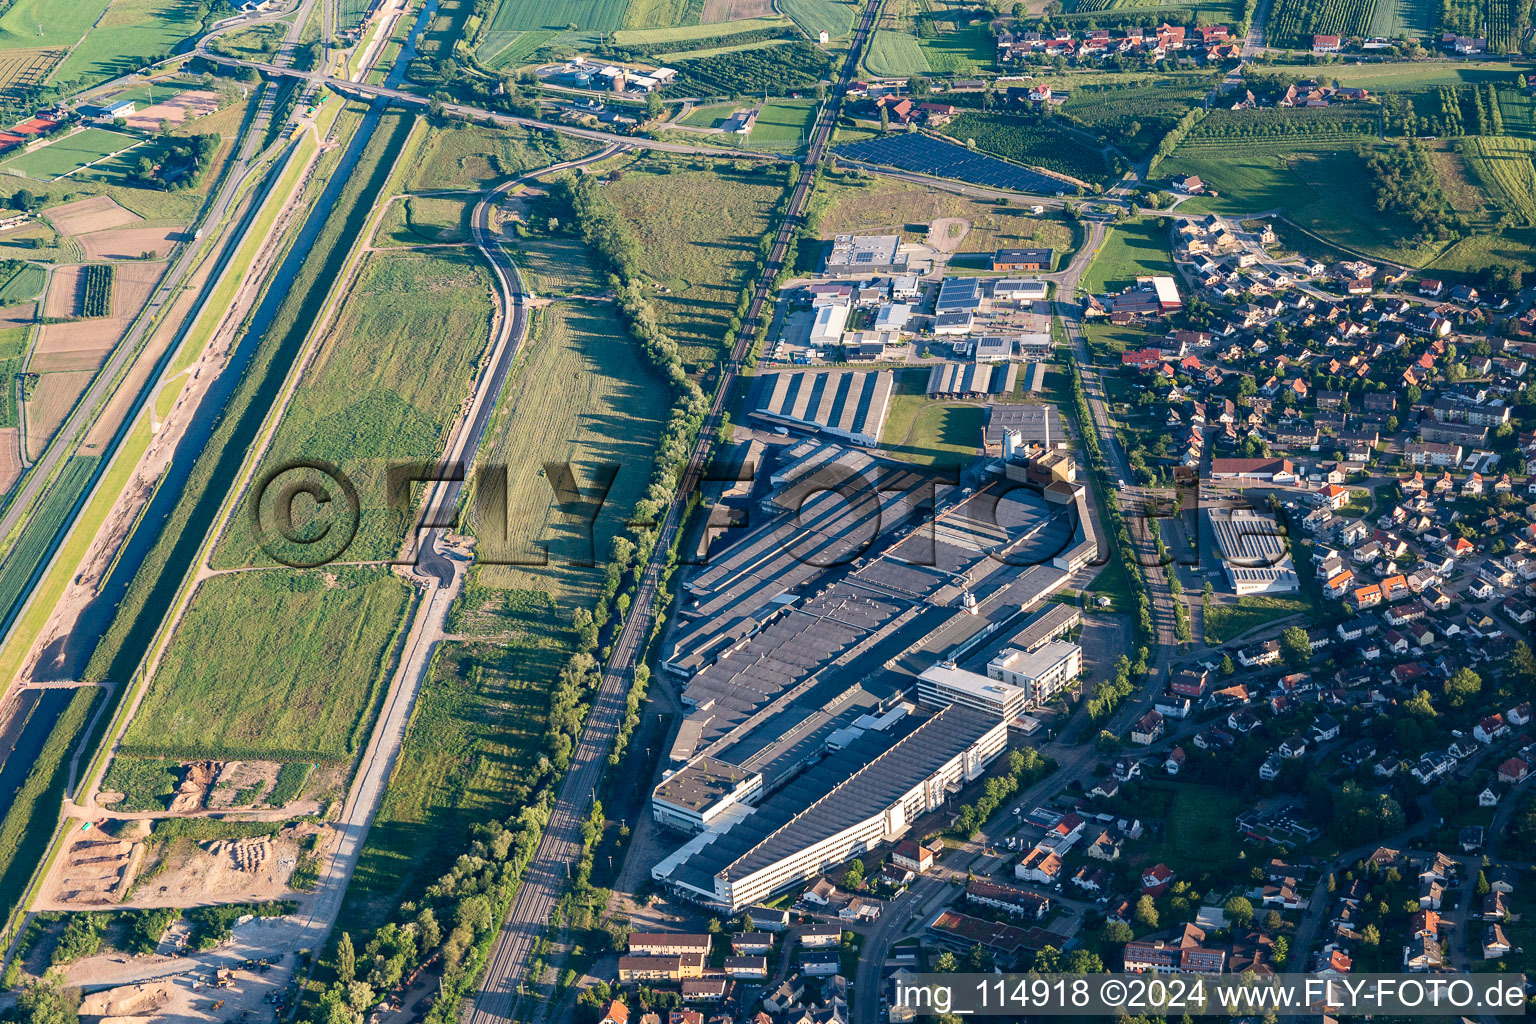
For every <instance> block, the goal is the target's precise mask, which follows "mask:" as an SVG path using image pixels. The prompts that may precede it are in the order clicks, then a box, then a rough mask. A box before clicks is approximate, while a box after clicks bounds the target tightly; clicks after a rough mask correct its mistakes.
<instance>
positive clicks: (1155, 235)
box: [1083, 217, 1174, 293]
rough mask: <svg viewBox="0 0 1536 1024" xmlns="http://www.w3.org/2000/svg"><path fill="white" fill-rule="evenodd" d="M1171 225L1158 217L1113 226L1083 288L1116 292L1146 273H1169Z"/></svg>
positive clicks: (1093, 290) (1091, 266) (1098, 291)
mask: <svg viewBox="0 0 1536 1024" xmlns="http://www.w3.org/2000/svg"><path fill="white" fill-rule="evenodd" d="M1170 228H1171V224H1170V223H1169V222H1168V221H1166V220H1164V219H1163V218H1161V217H1142V218H1140V219H1137V220H1131V221H1126V222H1125V223H1123V224H1116V225H1115V226H1114V227H1113V228H1111V229H1110V232H1109V234H1108V235H1107V236H1106V237H1105V239H1104V244H1103V245H1102V246H1100V248H1099V251H1098V253H1097V254H1096V255H1095V256H1094V258H1093V262H1092V263H1090V264H1089V265H1088V273H1087V274H1086V275H1084V277H1083V287H1084V288H1085V289H1087V290H1088V291H1090V292H1095V293H1102V292H1118V291H1123V290H1124V289H1126V288H1129V287H1131V286H1132V285H1134V284H1135V283H1136V278H1138V277H1142V276H1145V275H1148V274H1172V273H1173V272H1174V269H1173V257H1172V255H1171V253H1170V252H1169V249H1168V242H1169V230H1170Z"/></svg>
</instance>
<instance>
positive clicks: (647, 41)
mask: <svg viewBox="0 0 1536 1024" xmlns="http://www.w3.org/2000/svg"><path fill="white" fill-rule="evenodd" d="M644 6H645V5H644V4H641V3H639V2H638V0H631V3H630V5H629V13H630V14H631V15H634V14H636V13H637V12H640V11H641V10H642V9H643V7H644ZM790 24H791V22H790V20H789V19H788V18H785V17H783V16H782V15H767V16H765V17H761V18H747V19H744V20H740V21H732V22H730V23H728V24H702V25H670V26H662V27H658V28H621V29H619V30H618V31H617V32H615V33H613V45H614V46H616V47H619V48H620V49H631V48H634V49H645V50H653V49H658V48H660V49H663V50H688V49H697V48H699V47H702V46H709V47H715V46H726V45H729V44H730V43H731V41H732V37H733V36H743V35H746V34H748V33H759V32H762V31H765V30H777V29H783V28H787V27H788V26H789V25H790ZM658 52H660V51H659V50H658Z"/></svg>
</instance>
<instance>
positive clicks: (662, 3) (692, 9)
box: [623, 0, 704, 31]
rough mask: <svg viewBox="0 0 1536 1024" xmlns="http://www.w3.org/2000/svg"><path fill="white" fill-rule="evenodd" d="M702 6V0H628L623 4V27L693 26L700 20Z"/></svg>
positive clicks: (632, 28) (639, 28)
mask: <svg viewBox="0 0 1536 1024" xmlns="http://www.w3.org/2000/svg"><path fill="white" fill-rule="evenodd" d="M703 6H704V4H703V0H628V2H627V3H626V4H624V6H623V14H624V28H626V29H630V30H636V29H638V30H641V31H644V30H646V29H652V30H654V29H667V28H669V27H672V26H689V27H694V26H697V25H698V23H699V21H700V20H701V15H702V14H703Z"/></svg>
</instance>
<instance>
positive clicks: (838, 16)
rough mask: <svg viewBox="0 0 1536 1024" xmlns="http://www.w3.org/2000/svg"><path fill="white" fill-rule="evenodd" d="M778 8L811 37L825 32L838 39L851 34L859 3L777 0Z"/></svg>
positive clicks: (846, 1)
mask: <svg viewBox="0 0 1536 1024" xmlns="http://www.w3.org/2000/svg"><path fill="white" fill-rule="evenodd" d="M779 9H780V10H782V11H783V12H784V13H785V14H787V15H789V16H790V18H792V19H793V20H794V22H795V24H796V25H799V26H800V27H801V28H802V29H803V30H804V31H805V34H806V35H808V36H810V37H811V38H812V39H815V38H816V35H817V33H819V32H825V33H826V34H827V35H828V36H830V37H831V38H832V39H834V40H838V39H846V38H847V37H848V36H850V35H852V34H853V25H854V19H855V17H856V16H857V14H858V12H859V5H858V3H857V2H856V0H779Z"/></svg>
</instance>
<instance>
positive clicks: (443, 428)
mask: <svg viewBox="0 0 1536 1024" xmlns="http://www.w3.org/2000/svg"><path fill="white" fill-rule="evenodd" d="M490 288H491V283H490V277H489V274H488V272H487V271H486V270H485V269H484V267H483V266H482V264H481V263H480V261H479V260H478V258H477V257H475V256H473V255H471V254H470V253H468V252H464V251H458V250H428V251H421V252H389V251H381V252H375V253H371V254H370V255H369V256H368V257H367V258H366V262H365V263H364V265H363V268H362V270H361V272H360V273H359V275H358V279H357V283H356V284H355V285H353V287H352V289H351V291H350V292H349V293H348V295H347V298H346V301H345V302H344V303H343V305H342V307H341V310H340V312H339V313H338V314H337V319H336V324H335V326H334V327H333V328H332V330H331V331H330V332H329V334H328V335H327V337H326V338H325V341H324V342H323V343H322V345H321V347H320V350H319V352H318V353H317V355H316V357H315V360H314V362H313V363H312V364H311V365H310V366H309V367H308V368H307V369H306V370H305V373H304V376H303V378H302V379H301V380H300V382H299V386H298V388H297V390H296V391H295V392H294V396H293V400H292V402H291V403H290V404H289V406H288V408H287V410H286V412H285V413H284V415H283V419H282V422H281V423H280V424H279V425H278V428H277V433H276V435H275V436H274V437H273V439H272V445H271V447H270V448H269V449H268V451H267V453H266V456H265V458H264V460H263V465H264V466H273V467H278V466H283V465H290V464H293V463H295V462H302V461H306V460H319V461H322V462H325V463H330V464H333V465H337V466H339V467H341V470H342V472H343V473H345V474H346V475H347V477H348V478H349V479H351V481H352V482H353V484H354V485H355V486H356V487H357V491H358V494H359V504H360V506H361V507H360V509H359V521H358V526H357V534H356V536H355V537H354V538H353V539H352V541H351V543H350V544H349V545H348V546H347V548H346V553H345V560H346V561H363V560H376V559H387V558H392V557H395V556H396V554H397V553H398V552H399V550H400V547H401V544H402V543H403V542H404V540H405V538H406V532H407V530H408V529H409V528H410V523H411V522H412V521H413V519H412V516H411V513H410V512H407V511H406V510H404V509H399V508H394V507H391V505H390V502H389V498H388V494H387V491H388V487H387V483H386V475H387V472H388V468H389V466H391V465H393V464H396V463H398V462H400V461H402V460H419V461H422V462H431V461H434V460H437V459H439V458H441V457H442V453H443V449H444V447H445V444H446V441H447V436H448V431H449V429H450V427H451V426H452V424H453V422H454V420H455V418H456V417H457V416H458V414H459V410H460V408H461V407H462V405H463V403H464V400H465V398H466V397H467V396H468V395H469V394H470V393H471V391H472V388H473V382H474V375H475V368H476V366H477V365H478V363H479V360H480V357H481V353H482V352H483V351H484V350H485V346H486V344H487V343H488V340H489V337H490V319H491V314H492V310H493V308H494V307H493V304H492V298H491V291H490ZM247 500H249V499H247ZM251 518H252V517H251V513H250V511H249V509H248V508H246V507H245V506H243V505H242V507H241V508H240V509H239V510H237V511H236V512H235V514H234V515H233V516H232V517H231V521H230V526H229V532H228V533H227V534H226V535H225V537H223V538H222V539H221V541H220V543H219V546H218V547H217V548H216V549H215V552H214V559H213V561H214V564H215V566H217V567H237V566H244V565H258V564H270V561H269V559H268V558H267V556H266V555H265V554H264V553H261V552H260V551H258V548H257V541H256V537H255V536H254V535H253V532H252V529H251ZM306 528H307V526H306V524H305V523H303V522H299V523H296V529H298V530H300V531H303V530H304V529H306Z"/></svg>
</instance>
